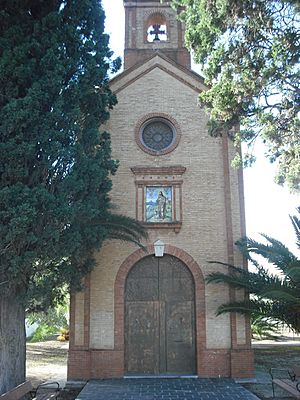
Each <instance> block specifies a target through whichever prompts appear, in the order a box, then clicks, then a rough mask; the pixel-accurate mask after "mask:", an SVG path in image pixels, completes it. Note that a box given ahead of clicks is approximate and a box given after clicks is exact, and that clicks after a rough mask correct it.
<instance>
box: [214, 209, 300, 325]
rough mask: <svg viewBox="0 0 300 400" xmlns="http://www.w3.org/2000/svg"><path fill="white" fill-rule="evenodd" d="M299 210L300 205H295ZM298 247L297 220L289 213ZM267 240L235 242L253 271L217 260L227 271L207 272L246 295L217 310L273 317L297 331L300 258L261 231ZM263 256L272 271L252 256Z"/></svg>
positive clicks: (264, 317) (299, 314)
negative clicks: (252, 267)
mask: <svg viewBox="0 0 300 400" xmlns="http://www.w3.org/2000/svg"><path fill="white" fill-rule="evenodd" d="M298 211H299V212H300V208H298ZM291 220H292V222H293V226H294V228H295V233H296V237H297V245H298V247H299V249H300V246H299V244H300V241H299V239H300V221H299V219H298V218H297V217H296V216H294V217H291ZM263 237H264V238H265V239H266V241H267V244H263V243H259V242H257V241H255V240H252V239H249V238H243V239H242V240H240V241H238V242H237V243H236V244H237V246H238V248H239V250H240V251H241V252H242V254H243V255H244V256H245V258H246V259H247V260H248V261H250V262H251V263H252V264H253V266H254V267H255V272H251V271H248V270H245V269H244V268H243V267H235V266H233V265H229V264H226V263H220V262H217V264H220V265H222V266H225V267H226V268H228V273H223V272H215V273H212V274H210V275H209V276H208V278H207V282H209V283H227V284H228V285H229V286H230V287H232V288H235V289H238V290H241V289H242V290H244V291H245V298H244V300H241V301H234V302H230V303H227V304H223V305H221V306H220V307H219V309H218V314H222V313H227V312H238V313H241V314H244V315H249V316H251V317H252V318H257V317H260V318H261V319H262V320H263V321H270V320H272V321H275V322H277V323H280V324H284V325H286V326H288V327H289V328H290V329H292V330H293V331H295V332H298V333H299V332H300V259H299V258H298V257H296V256H295V255H294V254H293V253H291V252H290V251H289V250H288V249H287V247H286V246H285V245H284V244H282V243H281V242H279V241H278V240H275V239H273V238H270V237H268V236H267V235H263ZM257 255H259V256H262V257H263V258H264V259H265V260H266V261H267V262H268V263H271V264H272V265H273V266H274V267H275V268H276V270H277V271H276V273H271V272H270V270H269V269H268V268H267V267H264V266H262V265H260V264H259V263H258V262H257V260H256V259H255V256H257Z"/></svg>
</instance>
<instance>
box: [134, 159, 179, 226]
mask: <svg viewBox="0 0 300 400" xmlns="http://www.w3.org/2000/svg"><path fill="white" fill-rule="evenodd" d="M131 171H132V173H133V174H134V177H135V187H136V219H137V220H138V221H140V222H141V223H142V224H143V225H144V226H145V227H146V228H147V229H169V230H173V231H174V232H176V233H178V232H179V231H180V229H181V226H182V221H183V204H182V184H183V179H182V175H183V174H184V173H185V171H186V168H185V167H182V166H180V165H176V166H170V167H139V166H136V167H132V168H131ZM153 186H157V187H164V186H165V187H171V188H172V216H173V218H174V220H173V221H172V222H147V221H146V215H145V214H146V213H145V198H146V197H145V196H146V188H147V187H153Z"/></svg>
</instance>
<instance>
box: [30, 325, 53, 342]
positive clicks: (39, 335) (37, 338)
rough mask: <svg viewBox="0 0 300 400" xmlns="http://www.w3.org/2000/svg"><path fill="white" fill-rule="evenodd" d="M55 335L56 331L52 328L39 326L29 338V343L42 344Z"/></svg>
mask: <svg viewBox="0 0 300 400" xmlns="http://www.w3.org/2000/svg"><path fill="white" fill-rule="evenodd" d="M55 333H57V329H55V327H54V326H51V325H47V324H41V325H39V326H38V327H37V329H36V331H35V332H34V334H33V335H32V336H31V338H30V342H43V341H45V340H47V339H49V337H51V336H52V335H54V334H55Z"/></svg>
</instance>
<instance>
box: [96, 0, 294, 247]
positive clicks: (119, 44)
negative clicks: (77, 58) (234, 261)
mask: <svg viewBox="0 0 300 400" xmlns="http://www.w3.org/2000/svg"><path fill="white" fill-rule="evenodd" d="M102 4H103V7H104V10H105V13H106V31H107V33H109V34H110V47H111V49H112V50H113V51H114V53H115V55H116V56H121V57H122V58H123V49H124V31H125V23H124V8H123V0H102ZM257 147H258V152H257V154H256V155H257V158H258V161H257V162H256V164H255V166H254V167H251V168H247V169H245V170H244V182H245V203H246V224H247V234H248V236H250V237H252V238H254V239H260V238H259V235H258V233H260V232H261V233H266V234H268V235H269V236H272V237H274V238H276V239H278V240H281V241H282V242H283V243H285V244H286V245H287V246H288V247H289V248H290V250H293V251H295V252H296V251H297V248H296V246H295V235H294V232H293V228H292V225H291V222H290V220H289V217H288V215H289V214H296V211H295V209H296V207H297V206H300V198H299V196H297V195H292V194H290V193H289V192H288V190H287V189H284V188H282V187H281V186H279V185H276V184H275V183H273V177H274V166H273V165H271V164H270V163H269V162H268V161H267V160H266V159H265V158H264V157H263V149H262V148H260V146H257Z"/></svg>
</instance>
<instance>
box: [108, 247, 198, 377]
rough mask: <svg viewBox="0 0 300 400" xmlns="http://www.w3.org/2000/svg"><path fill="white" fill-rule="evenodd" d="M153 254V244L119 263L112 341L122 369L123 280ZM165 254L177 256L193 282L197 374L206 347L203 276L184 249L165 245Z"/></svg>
mask: <svg viewBox="0 0 300 400" xmlns="http://www.w3.org/2000/svg"><path fill="white" fill-rule="evenodd" d="M151 254H154V246H153V245H150V246H148V247H147V251H146V252H145V251H144V250H142V249H139V250H136V251H135V252H134V253H132V254H131V255H130V256H129V257H127V258H126V260H125V261H124V262H123V263H122V264H121V266H120V268H119V271H118V273H117V276H116V280H115V287H114V319H115V329H114V342H115V350H117V351H119V352H121V353H122V355H123V356H122V357H121V358H122V359H123V369H124V294H125V282H126V278H127V275H128V273H129V271H130V270H131V268H132V267H133V266H134V265H135V264H136V263H137V262H138V261H139V260H141V259H142V258H144V257H147V256H148V255H151ZM165 254H168V255H171V256H174V257H177V258H178V259H179V260H181V261H182V262H183V263H184V264H185V265H186V266H187V268H188V269H189V270H190V272H191V274H192V276H193V278H194V282H195V312H196V352H197V357H196V358H197V370H198V374H199V372H200V371H201V369H202V368H203V366H202V357H203V352H204V351H205V349H206V327H205V284H204V277H203V274H202V271H201V269H200V267H199V265H198V264H197V263H196V261H195V260H194V259H193V258H192V257H191V256H190V255H189V254H188V253H187V252H185V251H184V250H182V249H179V248H178V247H175V246H171V245H166V246H165ZM201 366H202V367H201Z"/></svg>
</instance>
